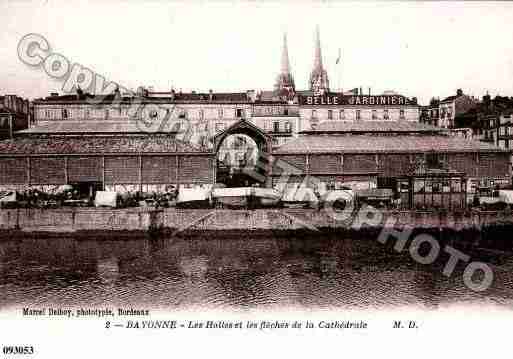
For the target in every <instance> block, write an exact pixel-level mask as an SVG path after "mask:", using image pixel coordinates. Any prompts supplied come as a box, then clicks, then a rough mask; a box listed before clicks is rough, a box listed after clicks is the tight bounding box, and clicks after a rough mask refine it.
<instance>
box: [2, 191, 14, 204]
mask: <svg viewBox="0 0 513 359" xmlns="http://www.w3.org/2000/svg"><path fill="white" fill-rule="evenodd" d="M0 202H1V203H9V202H16V192H0Z"/></svg>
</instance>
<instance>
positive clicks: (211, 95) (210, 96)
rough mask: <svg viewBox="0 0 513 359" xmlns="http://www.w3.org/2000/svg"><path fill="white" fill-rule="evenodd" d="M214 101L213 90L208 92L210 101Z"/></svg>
mask: <svg viewBox="0 0 513 359" xmlns="http://www.w3.org/2000/svg"><path fill="white" fill-rule="evenodd" d="M213 99H214V92H213V91H212V89H210V90H208V100H209V101H212V100H213Z"/></svg>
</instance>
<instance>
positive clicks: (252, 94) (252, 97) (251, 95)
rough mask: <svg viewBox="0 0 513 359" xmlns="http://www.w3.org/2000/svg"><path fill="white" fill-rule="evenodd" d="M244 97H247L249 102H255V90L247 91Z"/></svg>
mask: <svg viewBox="0 0 513 359" xmlns="http://www.w3.org/2000/svg"><path fill="white" fill-rule="evenodd" d="M246 96H247V97H248V100H249V101H251V102H255V101H256V93H255V90H248V91H246Z"/></svg>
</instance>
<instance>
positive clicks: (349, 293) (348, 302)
mask: <svg viewBox="0 0 513 359" xmlns="http://www.w3.org/2000/svg"><path fill="white" fill-rule="evenodd" d="M468 254H469V255H471V256H472V260H480V261H484V262H486V263H488V264H489V265H490V266H491V267H492V269H493V273H494V282H493V284H492V286H491V287H490V288H489V289H487V290H485V291H483V292H474V291H472V290H470V289H468V288H467V287H466V286H465V285H464V283H463V279H462V272H463V269H464V266H461V265H459V266H458V267H457V268H456V270H455V272H454V274H453V275H452V276H451V277H445V276H444V275H442V269H443V266H444V264H445V262H444V258H442V257H441V258H440V260H438V261H437V262H435V263H434V264H430V265H422V264H418V263H416V262H415V261H414V260H413V259H412V258H411V256H410V255H409V253H408V252H407V251H405V252H403V253H397V252H395V251H394V250H392V249H391V248H387V247H385V246H383V245H382V244H380V243H378V242H377V241H376V240H375V239H373V238H360V239H351V238H340V237H337V236H333V235H332V236H312V237H309V238H273V237H264V238H262V237H259V238H256V237H255V238H251V237H249V236H242V237H241V238H235V239H234V238H181V239H177V238H174V239H159V240H147V239H134V240H116V239H112V240H94V239H91V240H83V239H81V240H78V239H74V238H52V239H43V238H37V239H34V238H26V239H23V240H12V241H9V240H7V241H6V240H3V241H2V242H0V308H1V309H13V308H21V307H26V306H43V305H54V306H57V305H59V306H67V307H76V306H82V307H83V306H90V307H92V306H94V307H105V306H114V307H119V306H125V307H134V308H137V307H143V308H149V309H187V308H198V307H200V308H215V309H230V308H231V309H235V308H238V309H245V308H248V309H251V308H258V309H280V308H289V307H292V308H312V309H321V308H328V309H329V308H354V309H358V308H383V307H400V306H415V307H420V308H427V309H430V308H434V309H436V308H437V307H439V306H443V305H446V304H453V303H458V304H459V303H463V304H465V303H471V304H481V303H484V304H494V305H499V306H505V307H511V306H512V305H513V270H512V269H513V256H511V255H510V254H508V253H503V252H493V253H490V252H489V251H483V250H473V253H468Z"/></svg>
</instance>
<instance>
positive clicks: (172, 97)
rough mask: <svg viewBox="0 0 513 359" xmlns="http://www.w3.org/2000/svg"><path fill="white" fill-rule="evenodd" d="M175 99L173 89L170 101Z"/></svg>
mask: <svg viewBox="0 0 513 359" xmlns="http://www.w3.org/2000/svg"><path fill="white" fill-rule="evenodd" d="M174 99H175V89H171V100H174Z"/></svg>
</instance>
